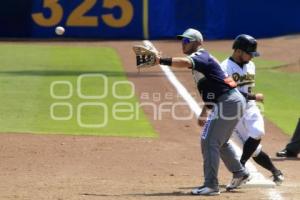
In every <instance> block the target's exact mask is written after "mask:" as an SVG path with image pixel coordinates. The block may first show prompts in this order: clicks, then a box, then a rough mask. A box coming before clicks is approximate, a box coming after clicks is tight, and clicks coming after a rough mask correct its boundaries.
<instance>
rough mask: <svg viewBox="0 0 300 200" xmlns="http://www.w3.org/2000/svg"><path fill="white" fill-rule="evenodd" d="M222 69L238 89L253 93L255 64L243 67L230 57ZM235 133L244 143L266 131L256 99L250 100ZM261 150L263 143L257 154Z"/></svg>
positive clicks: (251, 63) (224, 62) (259, 136)
mask: <svg viewBox="0 0 300 200" xmlns="http://www.w3.org/2000/svg"><path fill="white" fill-rule="evenodd" d="M221 68H222V70H223V71H224V72H225V73H226V75H228V76H231V77H232V78H233V79H234V80H235V81H236V83H237V85H238V90H239V91H240V92H242V93H251V91H252V88H253V87H254V86H255V80H254V78H255V65H254V63H253V62H251V61H249V62H248V63H247V64H244V65H243V66H242V67H241V66H239V65H238V64H237V63H235V62H234V61H232V60H231V59H230V58H228V59H226V60H224V61H223V62H222V63H221ZM234 133H235V134H234V135H235V136H237V138H239V139H240V140H241V142H242V143H244V142H245V141H246V140H247V139H248V138H249V137H252V138H261V137H262V136H263V135H264V133H265V129H264V120H263V117H262V115H261V113H260V110H259V109H258V107H257V105H256V102H255V101H254V100H251V101H248V103H247V107H246V112H245V114H244V116H243V117H242V118H241V119H240V121H239V122H238V124H237V126H236V128H235V130H234ZM260 150H261V145H259V147H258V148H257V151H256V152H255V154H254V156H255V155H258V153H259V152H260Z"/></svg>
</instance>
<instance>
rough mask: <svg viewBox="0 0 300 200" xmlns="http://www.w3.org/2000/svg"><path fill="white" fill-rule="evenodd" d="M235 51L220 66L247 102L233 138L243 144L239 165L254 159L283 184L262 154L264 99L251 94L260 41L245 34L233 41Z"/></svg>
mask: <svg viewBox="0 0 300 200" xmlns="http://www.w3.org/2000/svg"><path fill="white" fill-rule="evenodd" d="M233 49H234V52H233V54H232V56H231V57H229V58H227V59H226V60H224V61H223V62H222V63H221V67H222V69H223V71H224V72H225V73H226V74H227V75H229V76H231V77H232V78H233V79H234V80H235V81H236V82H237V84H238V89H239V91H240V92H241V93H242V94H243V95H244V97H245V98H246V99H247V106H246V111H245V114H244V116H243V117H242V118H241V119H240V121H239V123H238V124H237V126H236V127H235V129H234V135H235V136H236V138H238V139H239V141H240V142H241V143H242V144H243V154H242V156H241V159H240V162H241V163H242V165H245V164H246V162H247V160H248V159H249V158H250V157H251V156H252V157H253V159H254V160H255V162H257V163H258V164H259V165H261V166H262V167H264V168H265V169H267V170H269V171H270V172H271V173H272V174H273V181H274V182H275V183H276V184H280V183H281V182H282V181H283V180H284V177H283V174H282V172H281V171H280V170H278V169H277V168H276V167H275V166H274V165H273V163H272V161H271V159H270V157H269V156H268V155H267V154H266V153H265V152H264V151H262V145H261V144H260V141H261V138H262V137H263V135H264V134H265V128H264V120H263V117H262V115H261V112H260V110H259V108H258V106H257V104H256V101H257V102H263V99H264V96H263V94H261V93H257V94H253V93H252V88H253V87H254V85H255V79H254V77H255V64H254V63H253V62H252V61H251V59H252V58H253V57H257V56H259V53H258V52H257V51H256V49H257V41H256V40H255V39H254V38H253V37H252V36H249V35H245V34H242V35H239V36H237V37H236V39H235V40H234V43H233Z"/></svg>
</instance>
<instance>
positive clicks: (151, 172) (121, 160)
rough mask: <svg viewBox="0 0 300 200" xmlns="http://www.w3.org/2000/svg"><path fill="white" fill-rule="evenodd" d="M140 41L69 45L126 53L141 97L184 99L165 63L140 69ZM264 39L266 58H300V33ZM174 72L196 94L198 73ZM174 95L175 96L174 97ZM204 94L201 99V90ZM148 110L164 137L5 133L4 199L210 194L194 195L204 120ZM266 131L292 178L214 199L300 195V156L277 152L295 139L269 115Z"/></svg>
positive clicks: (220, 47)
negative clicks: (162, 68) (200, 122)
mask: <svg viewBox="0 0 300 200" xmlns="http://www.w3.org/2000/svg"><path fill="white" fill-rule="evenodd" d="M58 43H59V44H60V42H58ZM58 43H55V44H58ZM135 43H138V41H130V42H125V41H124V42H123V41H119V42H117V43H116V42H93V43H92V42H88V43H85V42H80V43H70V42H67V43H63V42H62V43H61V44H63V45H81V46H82V45H95V46H110V47H113V48H115V49H116V50H117V52H118V53H119V54H120V56H121V58H122V62H123V65H124V68H125V71H126V73H127V75H128V79H129V80H130V81H132V82H133V83H134V84H135V86H136V95H137V96H138V97H141V96H143V94H144V93H145V92H147V93H149V94H157V93H159V94H160V95H161V96H160V99H159V100H154V99H153V96H152V97H150V99H143V98H140V99H141V101H142V102H143V101H149V100H150V101H154V102H156V103H157V104H159V103H160V102H162V101H165V100H166V99H168V101H170V102H178V101H182V99H181V98H179V97H177V96H176V94H177V93H176V91H175V89H174V88H173V86H172V85H171V84H170V83H169V82H168V80H166V78H165V76H164V74H163V72H162V71H160V69H159V68H152V69H149V70H147V71H146V72H142V73H140V74H137V73H136V69H135V60H134V55H133V52H132V51H131V49H130V48H131V46H132V45H133V44H135ZM154 44H155V45H156V46H157V47H158V48H159V49H161V50H162V51H163V52H165V54H166V55H168V54H169V55H181V50H180V44H178V43H177V42H174V41H155V42H154ZM260 44H261V47H260V49H261V51H262V53H263V57H264V58H266V59H275V60H280V61H283V62H286V63H294V62H296V61H297V60H299V55H298V52H299V50H300V38H298V37H296V36H293V37H281V38H274V39H268V40H263V41H260ZM50 45H51V44H50ZM230 45H231V41H217V42H206V43H205V47H206V48H207V49H209V50H215V51H224V52H228V53H230V52H231V51H230ZM174 71H175V74H176V76H177V77H178V79H179V80H180V81H181V82H182V83H183V84H184V85H185V87H187V89H188V90H189V91H190V92H191V93H192V94H196V93H195V86H194V83H193V80H192V79H191V74H190V72H189V71H188V70H177V69H176V70H174ZM170 94H173V96H172V97H171V98H170ZM150 96H151V95H150ZM195 96H196V95H195ZM167 97H168V98H167ZM196 98H198V100H199V97H198V96H196ZM145 113H146V115H147V116H148V118H149V120H150V121H151V123H152V124H153V126H154V128H155V130H156V131H157V132H158V133H159V134H160V137H159V138H157V139H149V138H148V139H140V138H139V139H134V138H130V139H129V138H114V137H75V136H58V135H54V136H39V135H31V134H0V149H1V151H0V180H1V182H0V199H1V200H2V199H3V200H9V199H18V200H19V199H20V200H21V199H22V200H41V199H51V200H78V199H92V200H94V199H105V200H108V199H137V200H140V199H155V200H156V199H157V200H164V199H166V200H169V199H170V200H171V199H172V200H176V199H178V200H179V199H180V200H182V199H205V198H203V197H194V196H191V195H190V194H189V192H190V190H191V188H193V187H196V186H199V185H200V184H201V183H202V181H203V172H202V160H201V159H202V157H201V154H200V144H199V132H200V131H201V129H200V128H199V127H198V126H197V124H196V120H195V119H193V120H190V121H182V120H181V121H174V120H173V118H172V116H171V114H170V113H164V115H163V120H154V119H153V110H152V109H150V108H145ZM176 113H177V114H178V115H183V116H185V115H188V114H189V111H188V109H187V108H185V107H178V109H177V110H176ZM266 130H267V135H266V137H265V138H264V140H263V142H262V143H263V146H264V150H265V151H266V152H268V153H269V155H270V156H271V157H273V160H274V163H275V164H276V166H278V167H279V168H280V169H281V170H282V171H283V173H284V174H285V178H286V181H285V182H284V184H283V185H282V186H279V187H275V188H273V189H265V188H244V189H241V190H237V191H236V192H231V193H227V192H223V193H222V194H221V195H220V196H217V197H211V199H218V200H219V199H221V200H223V199H224V200H225V199H249V200H250V199H251V200H252V199H282V200H285V199H299V195H300V190H299V188H300V184H299V181H300V172H299V170H297V169H299V166H300V162H299V161H300V159H296V160H280V159H276V158H274V154H275V152H276V151H277V150H280V149H281V148H283V147H284V145H285V144H286V143H287V142H288V139H289V138H288V136H286V135H284V134H283V133H282V132H281V130H280V129H278V128H277V127H276V126H275V125H274V124H271V123H270V122H268V121H266ZM258 168H259V171H260V172H262V173H263V174H264V175H265V176H267V177H268V176H270V174H269V173H268V172H267V171H266V170H263V169H261V168H260V167H258ZM219 178H220V184H221V186H224V185H225V184H227V183H228V182H229V181H230V179H231V174H230V173H228V172H227V170H226V169H225V167H224V165H223V164H221V168H220V174H219ZM222 190H224V188H222ZM278 195H279V196H278Z"/></svg>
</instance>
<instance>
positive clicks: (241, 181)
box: [226, 174, 250, 191]
mask: <svg viewBox="0 0 300 200" xmlns="http://www.w3.org/2000/svg"><path fill="white" fill-rule="evenodd" d="M249 180H250V174H246V175H244V176H242V177H238V178H233V179H232V180H231V182H230V184H228V185H227V186H226V190H227V191H231V190H233V189H236V188H238V187H239V186H241V185H242V184H244V183H246V182H247V181H249Z"/></svg>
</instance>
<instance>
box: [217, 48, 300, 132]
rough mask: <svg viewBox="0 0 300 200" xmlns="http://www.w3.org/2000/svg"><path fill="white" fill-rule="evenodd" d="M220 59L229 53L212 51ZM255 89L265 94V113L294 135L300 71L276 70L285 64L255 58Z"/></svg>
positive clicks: (299, 108)
mask: <svg viewBox="0 0 300 200" xmlns="http://www.w3.org/2000/svg"><path fill="white" fill-rule="evenodd" d="M212 54H213V55H215V56H216V57H217V58H218V59H219V60H220V61H223V60H224V59H226V58H227V57H228V54H225V53H220V52H212ZM253 61H254V63H255V64H256V78H255V79H256V86H255V91H256V92H261V93H263V94H264V95H265V102H264V104H263V108H264V112H263V114H264V115H265V116H266V117H267V118H268V119H269V120H270V121H272V122H273V123H275V124H276V125H277V126H278V127H279V128H281V129H282V130H283V131H284V132H285V133H287V134H289V135H292V134H293V132H294V130H295V127H296V124H297V122H298V119H299V118H300V73H286V72H281V71H278V70H276V68H275V67H277V66H280V65H283V64H284V63H283V62H280V61H268V60H264V59H262V58H255V59H254V60H253Z"/></svg>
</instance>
